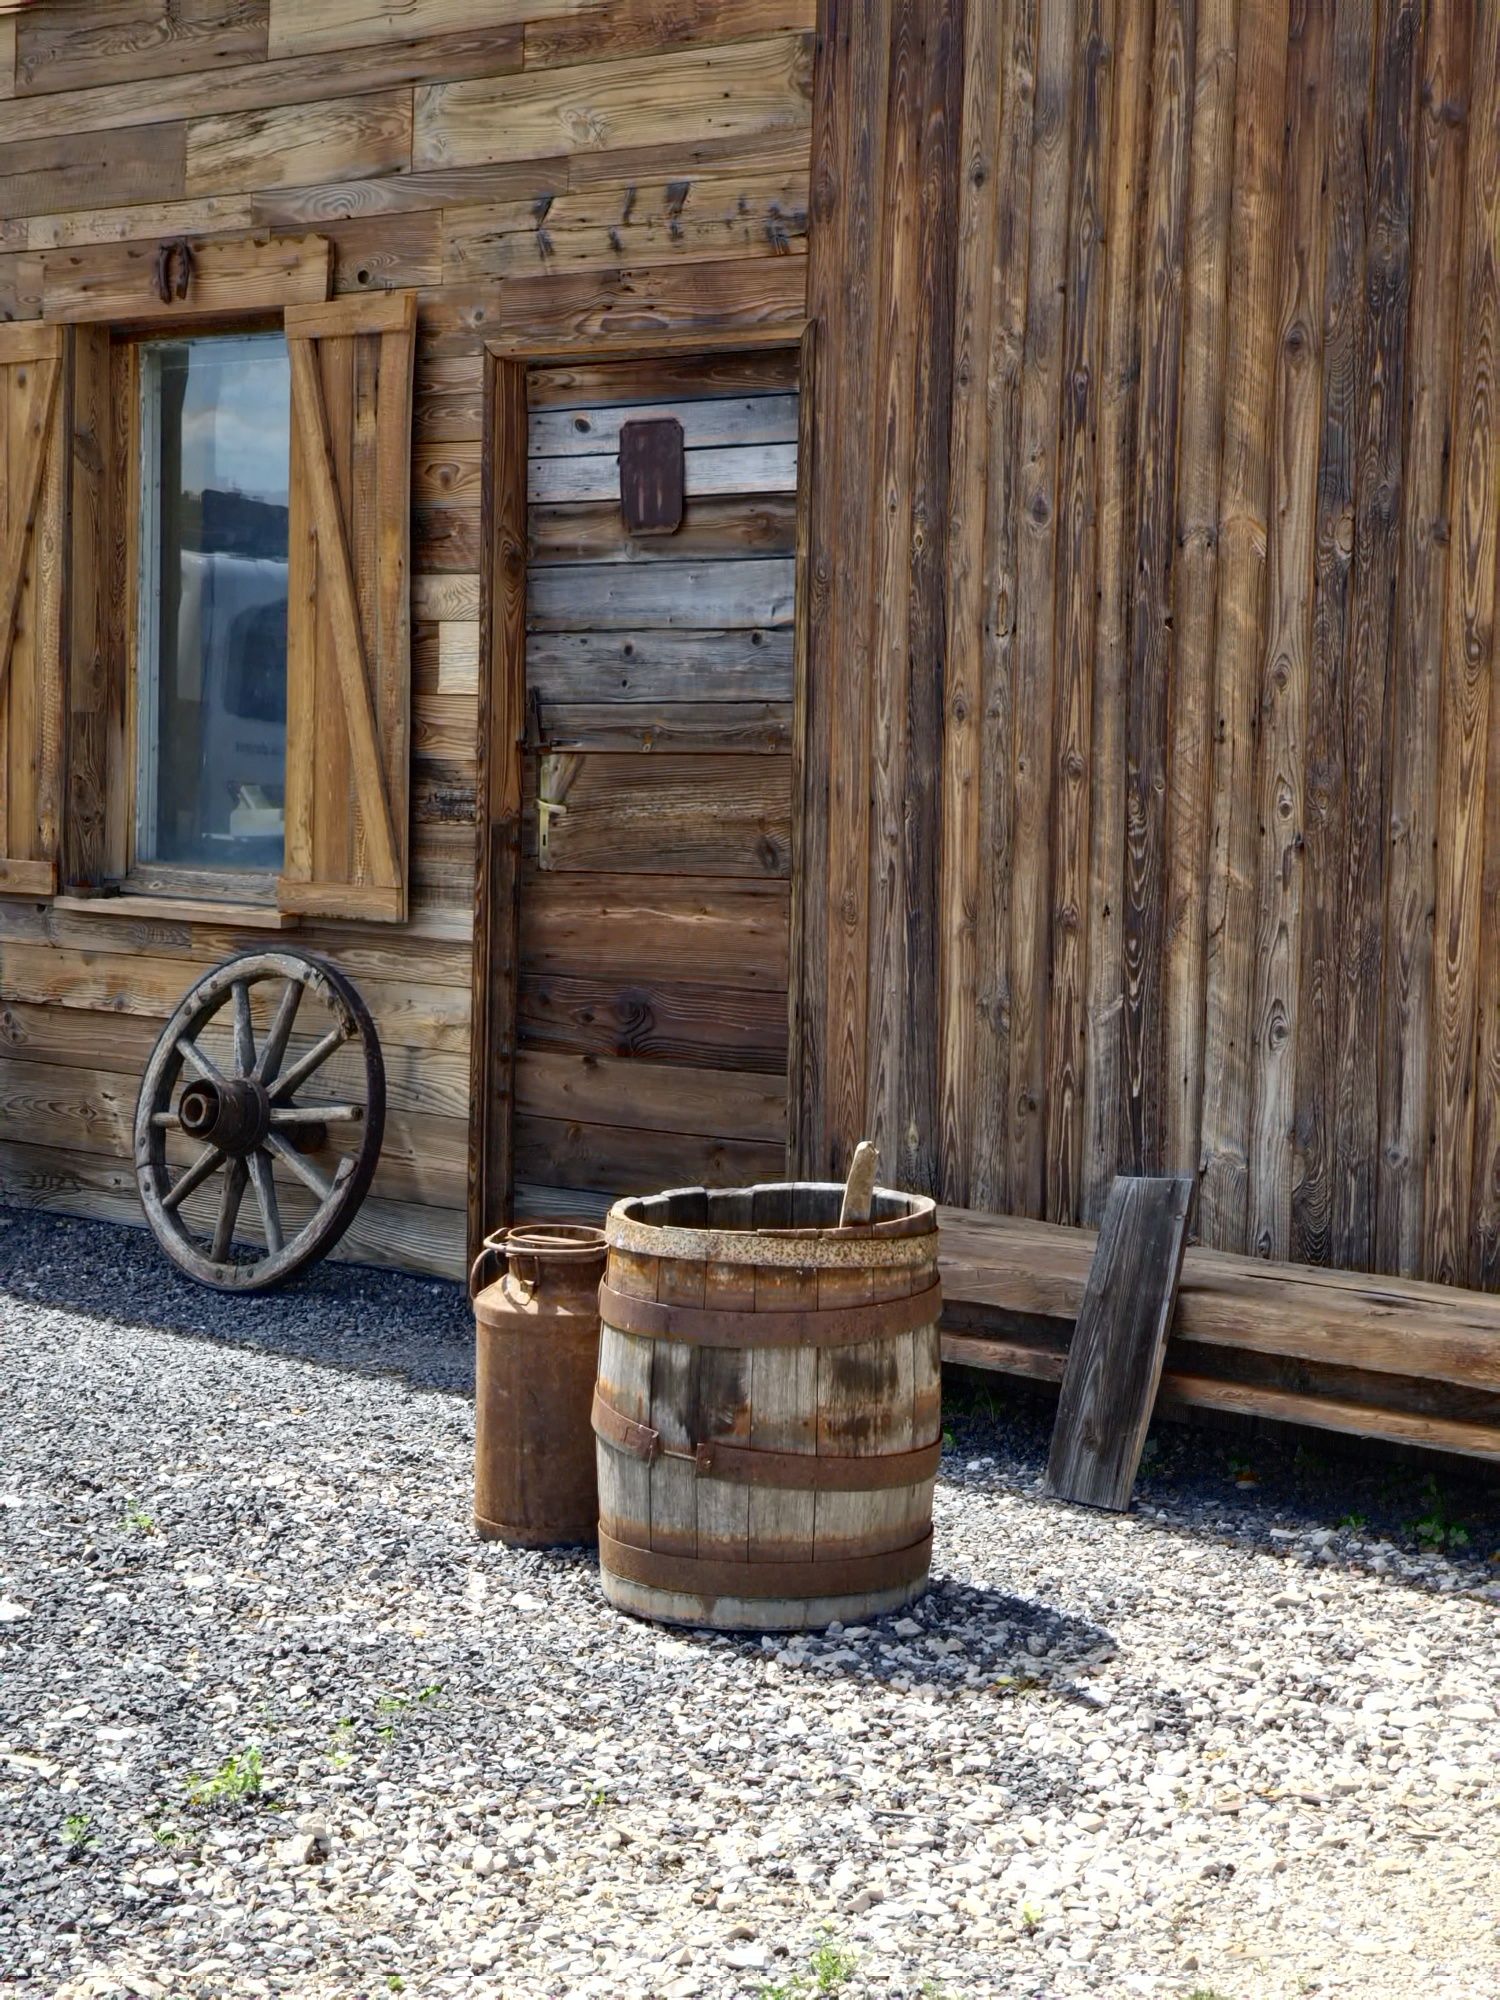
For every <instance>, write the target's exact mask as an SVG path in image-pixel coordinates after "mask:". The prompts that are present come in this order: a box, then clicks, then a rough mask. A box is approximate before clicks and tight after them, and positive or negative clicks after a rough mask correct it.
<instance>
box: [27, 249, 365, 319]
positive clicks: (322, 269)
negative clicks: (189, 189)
mask: <svg viewBox="0 0 1500 2000" xmlns="http://www.w3.org/2000/svg"><path fill="white" fill-rule="evenodd" d="M185 240H186V244H187V248H188V250H189V252H190V253H191V254H190V259H189V260H188V264H187V269H188V273H189V275H188V282H187V289H186V292H185V294H183V295H181V296H178V295H175V294H176V292H177V288H178V286H180V283H181V273H182V270H183V262H182V260H181V259H180V258H178V259H176V260H175V261H174V262H173V263H172V265H171V266H170V269H171V275H172V278H173V280H174V283H173V284H172V285H170V286H167V287H163V286H162V285H161V284H160V276H161V263H160V250H161V246H160V245H158V244H156V243H101V244H95V245H91V246H89V247H88V248H85V249H79V250H54V251H51V252H49V253H48V254H47V255H46V256H45V257H44V258H43V260H42V317H43V319H48V320H60V321H67V322H79V321H85V320H92V321H101V320H107V321H109V322H110V323H111V324H113V325H131V326H133V325H136V324H149V323H151V322H152V321H158V320H174V321H178V322H181V321H183V320H200V319H210V318H214V317H219V318H226V317H231V316H232V317H235V318H243V317H245V316H246V315H247V314H251V313H258V312H275V311H280V310H281V309H282V308H283V307H286V306H301V305H321V304H322V302H323V301H324V300H325V299H326V298H327V297H328V291H329V285H330V283H331V281H332V271H333V245H332V243H331V242H330V241H329V239H328V238H327V237H326V236H241V237H231V238H227V239H221V238H198V237H188V238H187V239H185ZM163 289H166V290H167V291H168V294H169V295H168V297H167V298H165V299H163V298H162V297H161V291H162V290H163Z"/></svg>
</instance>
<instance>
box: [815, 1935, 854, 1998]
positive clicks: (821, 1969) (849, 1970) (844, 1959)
mask: <svg viewBox="0 0 1500 2000" xmlns="http://www.w3.org/2000/svg"><path fill="white" fill-rule="evenodd" d="M858 1963H859V1960H858V1959H857V1958H856V1956H855V1954H854V1953H853V1952H852V1951H846V1950H845V1949H844V1947H843V1946H842V1945H841V1944H837V1943H835V1941H834V1940H833V1939H832V1938H824V1939H823V1940H822V1942H821V1943H820V1944H819V1945H818V1946H817V1947H816V1948H815V1949H814V1951H813V1955H812V1976H813V1980H814V1982H815V1984H814V1989H813V1990H814V1991H815V1992H818V1993H837V1992H838V1990H839V1988H840V1987H841V1986H842V1985H843V1984H844V1981H845V1980H846V1979H848V1978H850V1977H851V1976H852V1974H853V1972H854V1968H855V1966H856V1965H857V1964H858Z"/></svg>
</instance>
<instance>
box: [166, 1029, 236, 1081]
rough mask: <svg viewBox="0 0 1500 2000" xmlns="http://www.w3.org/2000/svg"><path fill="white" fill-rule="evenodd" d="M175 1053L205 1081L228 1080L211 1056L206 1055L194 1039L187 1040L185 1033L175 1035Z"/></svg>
mask: <svg viewBox="0 0 1500 2000" xmlns="http://www.w3.org/2000/svg"><path fill="white" fill-rule="evenodd" d="M177 1053H178V1055H180V1056H181V1057H182V1060H183V1061H184V1062H185V1063H186V1064H187V1065H188V1067H189V1069H194V1070H196V1071H197V1072H198V1074H199V1076H201V1077H202V1079H203V1081H204V1082H205V1083H225V1082H227V1081H228V1079H227V1078H226V1077H225V1075H224V1072H223V1070H221V1069H220V1068H219V1065H218V1064H217V1063H216V1062H215V1061H214V1059H213V1057H212V1056H206V1055H205V1054H204V1053H203V1051H202V1049H200V1048H199V1046H198V1044H197V1043H196V1042H195V1041H191V1040H189V1038H188V1037H187V1036H186V1035H179V1036H178V1037H177Z"/></svg>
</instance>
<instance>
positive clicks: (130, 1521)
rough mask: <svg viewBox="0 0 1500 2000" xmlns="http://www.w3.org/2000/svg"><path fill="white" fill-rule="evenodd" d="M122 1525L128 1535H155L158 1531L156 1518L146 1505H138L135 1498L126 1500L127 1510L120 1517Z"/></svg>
mask: <svg viewBox="0 0 1500 2000" xmlns="http://www.w3.org/2000/svg"><path fill="white" fill-rule="evenodd" d="M120 1526H121V1528H122V1529H123V1530H124V1531H125V1533H126V1534H127V1535H129V1534H137V1535H154V1534H155V1533H156V1521H155V1518H154V1517H153V1516H152V1515H150V1514H148V1513H147V1512H146V1510H145V1508H144V1507H137V1505H136V1504H135V1502H134V1501H133V1500H127V1501H126V1502H125V1512H124V1514H123V1515H122V1516H121V1517H120Z"/></svg>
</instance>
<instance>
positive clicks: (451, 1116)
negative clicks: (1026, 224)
mask: <svg viewBox="0 0 1500 2000" xmlns="http://www.w3.org/2000/svg"><path fill="white" fill-rule="evenodd" d="M105 11H107V13H108V16H109V19H108V22H104V21H103V20H102V14H103V12H105ZM210 16H212V19H210ZM813 17H814V4H813V0H673V4H672V5H671V6H666V7H664V6H662V5H661V4H660V0H472V4H455V0H402V4H401V5H399V6H392V5H391V4H389V0H315V4H308V0H236V4H234V5H232V6H230V5H223V6H218V7H215V8H204V7H194V8H185V7H183V6H181V5H179V4H178V0H110V5H109V7H108V9H107V10H101V8H100V7H99V6H97V5H92V4H89V0H34V4H32V5H31V6H28V7H27V8H26V9H24V11H23V12H22V13H21V14H20V15H19V16H18V17H17V18H16V20H15V21H14V22H13V23H10V22H8V23H7V24H6V30H5V32H4V33H3V34H0V103H3V105H4V115H3V117H0V318H20V319H33V318H37V317H39V316H40V314H41V311H42V306H43V299H44V296H45V295H46V293H47V292H48V290H49V288H51V287H53V286H56V285H65V284H67V283H69V282H73V281H75V280H76V278H77V277H78V274H79V273H81V272H95V271H99V272H103V273H105V274H106V275H107V273H108V271H109V269H110V268H112V261H111V260H114V261H115V262H117V263H123V261H124V260H126V259H134V260H137V261H138V260H139V259H140V258H141V256H142V254H143V246H144V254H145V255H147V256H148V257H149V254H150V249H151V246H153V245H154V244H155V243H156V242H157V241H159V240H160V239H161V238H163V237H170V236H177V235H188V236H190V237H191V238H192V239H193V241H194V242H195V243H205V242H211V241H213V240H214V239H215V238H220V237H223V238H243V237H245V236H246V235H248V234H250V233H251V232H258V233H261V234H264V233H266V232H270V233H272V234H282V235H294V236H300V235H304V234H306V233H308V232H310V231H312V232H317V233H318V234H321V235H324V236H326V237H328V238H329V239H330V240H331V241H332V243H333V245H334V259H333V285H334V289H335V291H336V292H339V293H354V292H360V291H372V290H379V289H381V288H383V287H400V288H405V287H411V288H415V289H416V290H417V292H418V295H419V316H418V345H417V357H416V400H415V436H414V442H413V453H412V501H413V534H412V556H413V562H412V570H413V584H412V616H413V620H414V624H413V635H414V643H413V663H412V664H413V691H412V768H411V778H412V800H413V811H412V826H411V830H410V835H411V855H412V881H411V921H410V922H409V923H407V924H405V925H399V926H397V925H381V926H364V925H360V924H355V923H337V924H335V923H327V924H324V923H318V924H309V925H305V926H303V927H302V928H301V929H299V930H297V931H295V932H292V933H290V934H289V938H290V941H291V942H292V943H294V944H299V945H305V946H307V947H308V948H310V949H313V950H317V951H324V952H327V953H328V954H329V955H330V956H331V957H333V958H334V959H336V960H337V961H338V962H339V963H340V964H341V965H343V966H344V968H345V969H346V970H347V971H348V972H349V974H350V975H351V977H352V978H353V979H354V980H355V982H356V983H357V984H358V985H359V986H360V988H361V990H362V991H363V993H364V994H365V997H366V999H367V1000H368V1001H369V1003H370V1006H371V1009H372V1011H373V1013H374V1015H375V1019H376V1023H377V1026H378V1027H379V1030H380V1033H381V1036H382V1039H383V1041H384V1044H385V1055H386V1066H387V1077H388V1085H389V1095H390V1107H391V1110H390V1117H389V1119H388V1121H387V1129H386V1142H385V1151H384V1156H383V1159H382V1162H381V1167H380V1171H379V1174H378V1176H377V1178H376V1181H375V1185H374V1188H373V1190H372V1194H371V1197H370V1199H369V1200H368V1202H367V1203H366V1204H365V1207H364V1209H363V1210H362V1212H361V1214H360V1216H359V1218H358V1220H357V1222H356V1224H355V1227H354V1229H353V1230H352V1231H351V1233H350V1235H349V1237H348V1238H347V1239H346V1241H345V1245H344V1246H343V1248H344V1251H345V1254H348V1255H350V1256H353V1257H357V1258H361V1259H367V1260H372V1261H377V1262H381V1263H393V1264H397V1265H403V1266H406V1267H408V1268H415V1269H421V1270H432V1271H438V1272H443V1273H447V1274H450V1275H455V1276H456V1275H459V1274H461V1272H462V1270H463V1268H464V1238H465V1206H466V1196H467V1182H468V1168H469V1162H468V1160H467V1150H468V1134H469V1099H470V1064H469V1050H470V1032H471V1019H472V1016H473V1010H472V1003H471V983H470V977H471V965H470V960H471V944H470V939H471V930H472V911H473V905H474V897H475V885H476V825H475V819H476V805H475V781H476V747H477V737H478V731H479V729H480V727H481V718H480V714H479V671H480V668H479V662H480V646H479V622H478V621H479V616H480V594H481V593H480V572H481V568H482V566H483V564H484V562H485V560H486V552H485V551H483V550H482V549H481V546H480V518H481V508H480V499H481V484H482V480H483V476H484V464H483V461H484V457H485V442H484V439H483V437H482V434H481V426H482V402H483V382H484V369H485V342H486V340H488V339H494V338H501V339H511V340H514V341H515V342H516V343H518V344H524V343H525V342H526V341H527V340H533V339H534V340H535V341H537V342H538V343H539V344H546V345H550V346H553V347H555V346H557V345H558V344H559V343H566V342H568V341H570V340H572V339H574V338H575V337H576V338H577V340H578V341H579V342H581V343H583V344H584V345H588V344H590V343H594V342H597V340H598V338H599V336H600V335H601V334H609V333H612V332H614V331H621V332H624V333H633V334H635V335H638V336H640V337H642V338H644V339H649V337H650V336H651V335H652V333H653V332H655V331H660V332H661V333H662V334H663V335H664V336H665V337H667V338H668V339H670V338H672V337H673V336H674V335H679V334H680V333H681V332H682V331H683V330H685V329H697V328H703V329H717V330H722V329H724V328H726V327H744V328H749V329H754V330H759V331H763V330H764V329H765V328H767V327H770V326H779V325H785V326H788V327H790V328H791V329H792V331H793V334H794V335H795V332H796V329H797V328H798V327H799V326H800V324H801V322H802V318H803V309H804V297H805V283H804V273H805V270H806V265H807V259H806V257H805V255H804V254H803V253H804V252H805V250H806V247H807V234H806V211H807V179H808V151H809V145H810V133H811V123H812V118H811V102H810V100H811V91H812V82H813V53H814V51H813V39H812V33H811V30H812V28H813V25H814V18H813ZM124 408H125V405H124V404H123V403H122V409H124ZM122 448H123V449H128V441H127V442H126V443H125V444H124V445H123V446H122ZM4 457H5V432H4V425H3V412H0V475H3V462H4ZM76 504H77V500H76V494H75V505H76ZM3 512H4V509H3V506H0V515H3ZM119 525H120V527H121V528H122V530H124V529H125V528H127V527H128V524H119ZM116 554H117V557H118V562H117V568H118V572H119V574H118V576H117V577H116V583H117V584H119V583H120V582H121V581H122V580H123V579H124V577H125V576H126V575H127V573H128V570H129V565H130V562H131V560H132V556H131V551H130V549H129V548H128V547H127V546H124V545H121V546H120V547H119V548H118V550H117V551H116ZM115 594H116V597H117V598H118V597H120V596H122V594H123V593H122V592H121V591H120V590H119V589H117V590H116V592H115ZM100 698H101V697H100V696H99V694H98V691H97V690H95V689H91V687H90V686H88V685H85V684H84V683H83V682H80V685H79V686H78V687H77V688H75V690H74V716H73V723H72V727H73V729H74V734H75V746H82V747H87V746H88V745H89V744H91V743H94V742H95V740H96V739H99V740H102V739H103V738H104V737H105V736H106V735H107V733H108V728H109V727H111V726H113V725H114V723H116V722H117V721H118V718H111V717H110V716H103V717H100V716H98V715H96V714H95V713H94V710H95V709H96V708H97V706H98V701H99V699H100ZM91 704H92V705H91ZM81 770H82V759H81V758H80V757H75V766H74V774H75V779H76V777H77V776H78V775H79V773H80V771H81ZM0 793H3V784H0ZM121 803H122V801H121V799H119V798H115V799H112V800H111V801H110V802H109V804H110V811H111V813H114V812H116V811H117V810H118V807H119V806H120V804H121ZM78 837H80V838H86V839H87V841H89V842H92V843H94V844H96V845H97V844H98V843H99V842H100V841H101V840H104V841H107V842H109V843H110V844H111V846H112V847H113V846H118V845H120V844H122V840H123V834H122V831H121V829H120V828H119V827H116V826H114V825H113V824H111V825H110V826H104V825H103V824H102V823H99V824H96V823H95V820H94V819H88V820H86V821H81V822H80V826H79V833H78ZM503 858H504V857H503V854H492V855H491V856H489V857H488V866H487V869H486V871H485V872H484V873H483V874H482V875H481V876H480V886H481V889H482V891H483V892H484V893H486V894H489V893H491V891H492V889H493V890H496V891H499V890H500V889H501V888H502V887H503V881H502V878H503V875H504V869H503V868H502V867H500V866H499V863H500V862H501V861H503ZM84 872H87V871H84ZM783 900H784V890H783ZM264 941H265V939H264V934H263V933H259V932H255V931H246V930H243V929H240V928H237V927H236V926H235V925H234V924H233V923H232V922H231V921H229V920H227V919H226V921H225V922H224V923H222V924H216V925H209V924H198V923H191V922H187V921H183V920H180V919H178V918H175V917H174V918H173V919H172V920H170V921H160V922H158V921H150V920H149V919H147V918H143V917H141V916H138V915H136V916H129V917H126V916H110V915H107V914H95V913H84V912H79V911H76V910H75V911H67V910H59V909H55V908H53V907H52V906H51V905H50V904H45V903H38V902H28V901H25V900H22V899H20V898H17V897H0V1202H14V1203H21V1204H31V1205H36V1206H40V1207H49V1208H56V1209H63V1210H68V1211H71V1212H74V1213H84V1214H92V1215H106V1216H111V1217H114V1218H117V1219H119V1220H122V1221H132V1220H139V1205H138V1202H137V1198H136V1193H135V1176H134V1173H133V1170H132V1167H131V1164H130V1125H131V1118H132V1113H133V1108H134V1100H135V1092H136V1088H137V1083H138V1079H139V1076H140V1073H141V1070H142V1068H143V1066H144V1064H145V1060H146V1056H147V1054H148V1052H149V1050H150V1048H151V1045H152V1043H153V1041H154V1040H155V1037H156V1035H157V1034H158V1033H159V1031H160V1028H161V1025H162V1023H163V1021H164V1020H165V1018H166V1016H167V1015H168V1014H169V1013H170V1011H171V1009H172V1008H173V1007H174V1006H175V1004H176V1002H177V1001H178V999H179V998H180V997H181V995H182V994H183V992H185V991H186V989H187V987H188V986H189V985H190V983H191V982H192V981H193V979H194V978H196V977H197V976H198V975H199V974H200V973H202V972H203V971H204V970H205V969H206V968H207V967H208V966H209V965H211V964H213V963H215V962H217V961H218V960H219V959H221V958H223V957H225V956H227V955H228V954H229V953H230V952H231V951H234V950H237V949H244V948H248V947H252V946H255V945H263V944H264ZM513 969H514V968H513V965H512V967H511V968H510V970H511V972H512V974H513ZM487 1019H488V1017H487V1015H486V1014H485V1010H484V1009H483V1008H481V1009H480V1015H479V1029H480V1032H482V1033H484V1032H486V1031H487V1030H486V1023H487ZM776 1115H777V1116H778V1118H779V1104H778V1106H777V1107H776ZM496 1143H503V1139H502V1138H497V1141H496ZM779 1151H780V1149H779V1146H778V1147H776V1148H775V1149H774V1155H773V1163H774V1159H775V1158H779ZM533 1177H536V1176H535V1173H533ZM485 1219H486V1220H487V1221H490V1222H493V1221H494V1220H496V1218H495V1217H493V1216H491V1217H487V1218H485Z"/></svg>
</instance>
